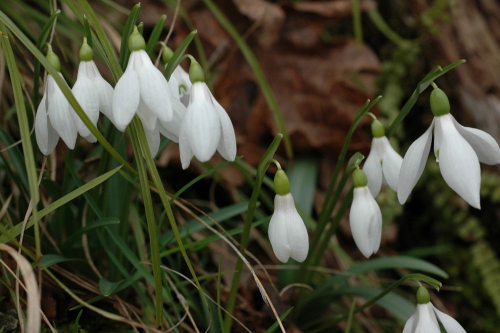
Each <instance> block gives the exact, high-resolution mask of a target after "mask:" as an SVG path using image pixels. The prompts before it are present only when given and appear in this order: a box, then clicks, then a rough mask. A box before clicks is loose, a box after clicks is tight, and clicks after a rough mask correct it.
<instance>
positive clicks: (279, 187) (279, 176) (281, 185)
mask: <svg viewBox="0 0 500 333" xmlns="http://www.w3.org/2000/svg"><path fill="white" fill-rule="evenodd" d="M274 191H276V194H279V195H287V194H288V193H290V181H289V180H288V177H287V176H286V173H285V171H283V170H281V169H280V170H278V172H276V175H274Z"/></svg>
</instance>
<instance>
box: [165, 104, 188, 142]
mask: <svg viewBox="0 0 500 333" xmlns="http://www.w3.org/2000/svg"><path fill="white" fill-rule="evenodd" d="M172 106H173V108H174V117H173V118H172V120H171V121H167V122H165V121H160V125H161V127H160V133H161V134H163V135H164V136H166V137H167V138H169V139H170V140H172V141H174V142H179V130H180V128H181V124H182V119H184V116H185V115H186V107H185V106H184V104H182V103H181V101H179V100H178V99H175V98H174V99H172Z"/></svg>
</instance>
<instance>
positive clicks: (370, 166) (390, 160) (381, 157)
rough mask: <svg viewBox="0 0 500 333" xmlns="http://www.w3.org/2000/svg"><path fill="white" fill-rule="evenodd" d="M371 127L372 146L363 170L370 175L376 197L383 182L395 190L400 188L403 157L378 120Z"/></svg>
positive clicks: (371, 186) (370, 187) (370, 184)
mask: <svg viewBox="0 0 500 333" xmlns="http://www.w3.org/2000/svg"><path fill="white" fill-rule="evenodd" d="M371 127H372V133H373V140H372V147H371V149H370V153H369V154H368V158H367V159H366V162H365V165H364V166H363V171H364V172H365V173H366V176H367V177H368V188H369V189H370V192H371V193H372V195H373V197H374V198H375V197H377V195H378V194H379V193H380V188H381V187H382V184H387V185H389V186H390V187H391V188H392V189H393V190H394V191H397V190H398V180H399V171H400V169H401V163H403V158H402V157H401V156H400V155H399V154H398V153H397V152H396V151H395V150H394V148H392V146H391V144H390V143H389V140H388V139H387V137H386V136H385V130H384V127H383V125H382V124H381V123H380V122H379V121H378V120H376V119H375V120H374V121H373V122H372V125H371Z"/></svg>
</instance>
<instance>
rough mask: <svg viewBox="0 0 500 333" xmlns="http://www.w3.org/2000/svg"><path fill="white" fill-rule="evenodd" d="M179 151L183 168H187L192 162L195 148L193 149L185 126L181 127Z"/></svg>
mask: <svg viewBox="0 0 500 333" xmlns="http://www.w3.org/2000/svg"><path fill="white" fill-rule="evenodd" d="M179 151H180V155H181V163H182V168H183V169H184V170H185V169H187V168H188V166H189V164H190V163H191V159H192V158H193V150H192V149H191V144H190V143H189V138H188V133H187V131H186V130H185V128H183V127H181V130H180V132H179Z"/></svg>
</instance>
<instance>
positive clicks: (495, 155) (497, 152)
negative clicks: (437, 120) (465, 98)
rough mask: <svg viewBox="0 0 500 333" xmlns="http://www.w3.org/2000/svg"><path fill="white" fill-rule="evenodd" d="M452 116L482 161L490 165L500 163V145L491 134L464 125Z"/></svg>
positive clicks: (459, 131) (458, 129)
mask: <svg viewBox="0 0 500 333" xmlns="http://www.w3.org/2000/svg"><path fill="white" fill-rule="evenodd" d="M451 117H452V119H453V123H454V124H455V128H456V129H457V131H458V133H460V135H462V136H463V137H464V139H465V140H467V142H468V143H469V144H470V145H471V146H472V148H473V149H474V151H475V152H476V154H477V157H478V158H479V161H480V162H482V163H484V164H489V165H495V164H500V147H499V146H498V143H497V142H496V141H495V139H494V138H493V137H492V136H491V135H489V134H488V133H486V132H484V131H481V130H478V129H477V128H471V127H464V126H462V125H460V124H459V123H458V122H457V121H456V120H455V118H453V116H451Z"/></svg>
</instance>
